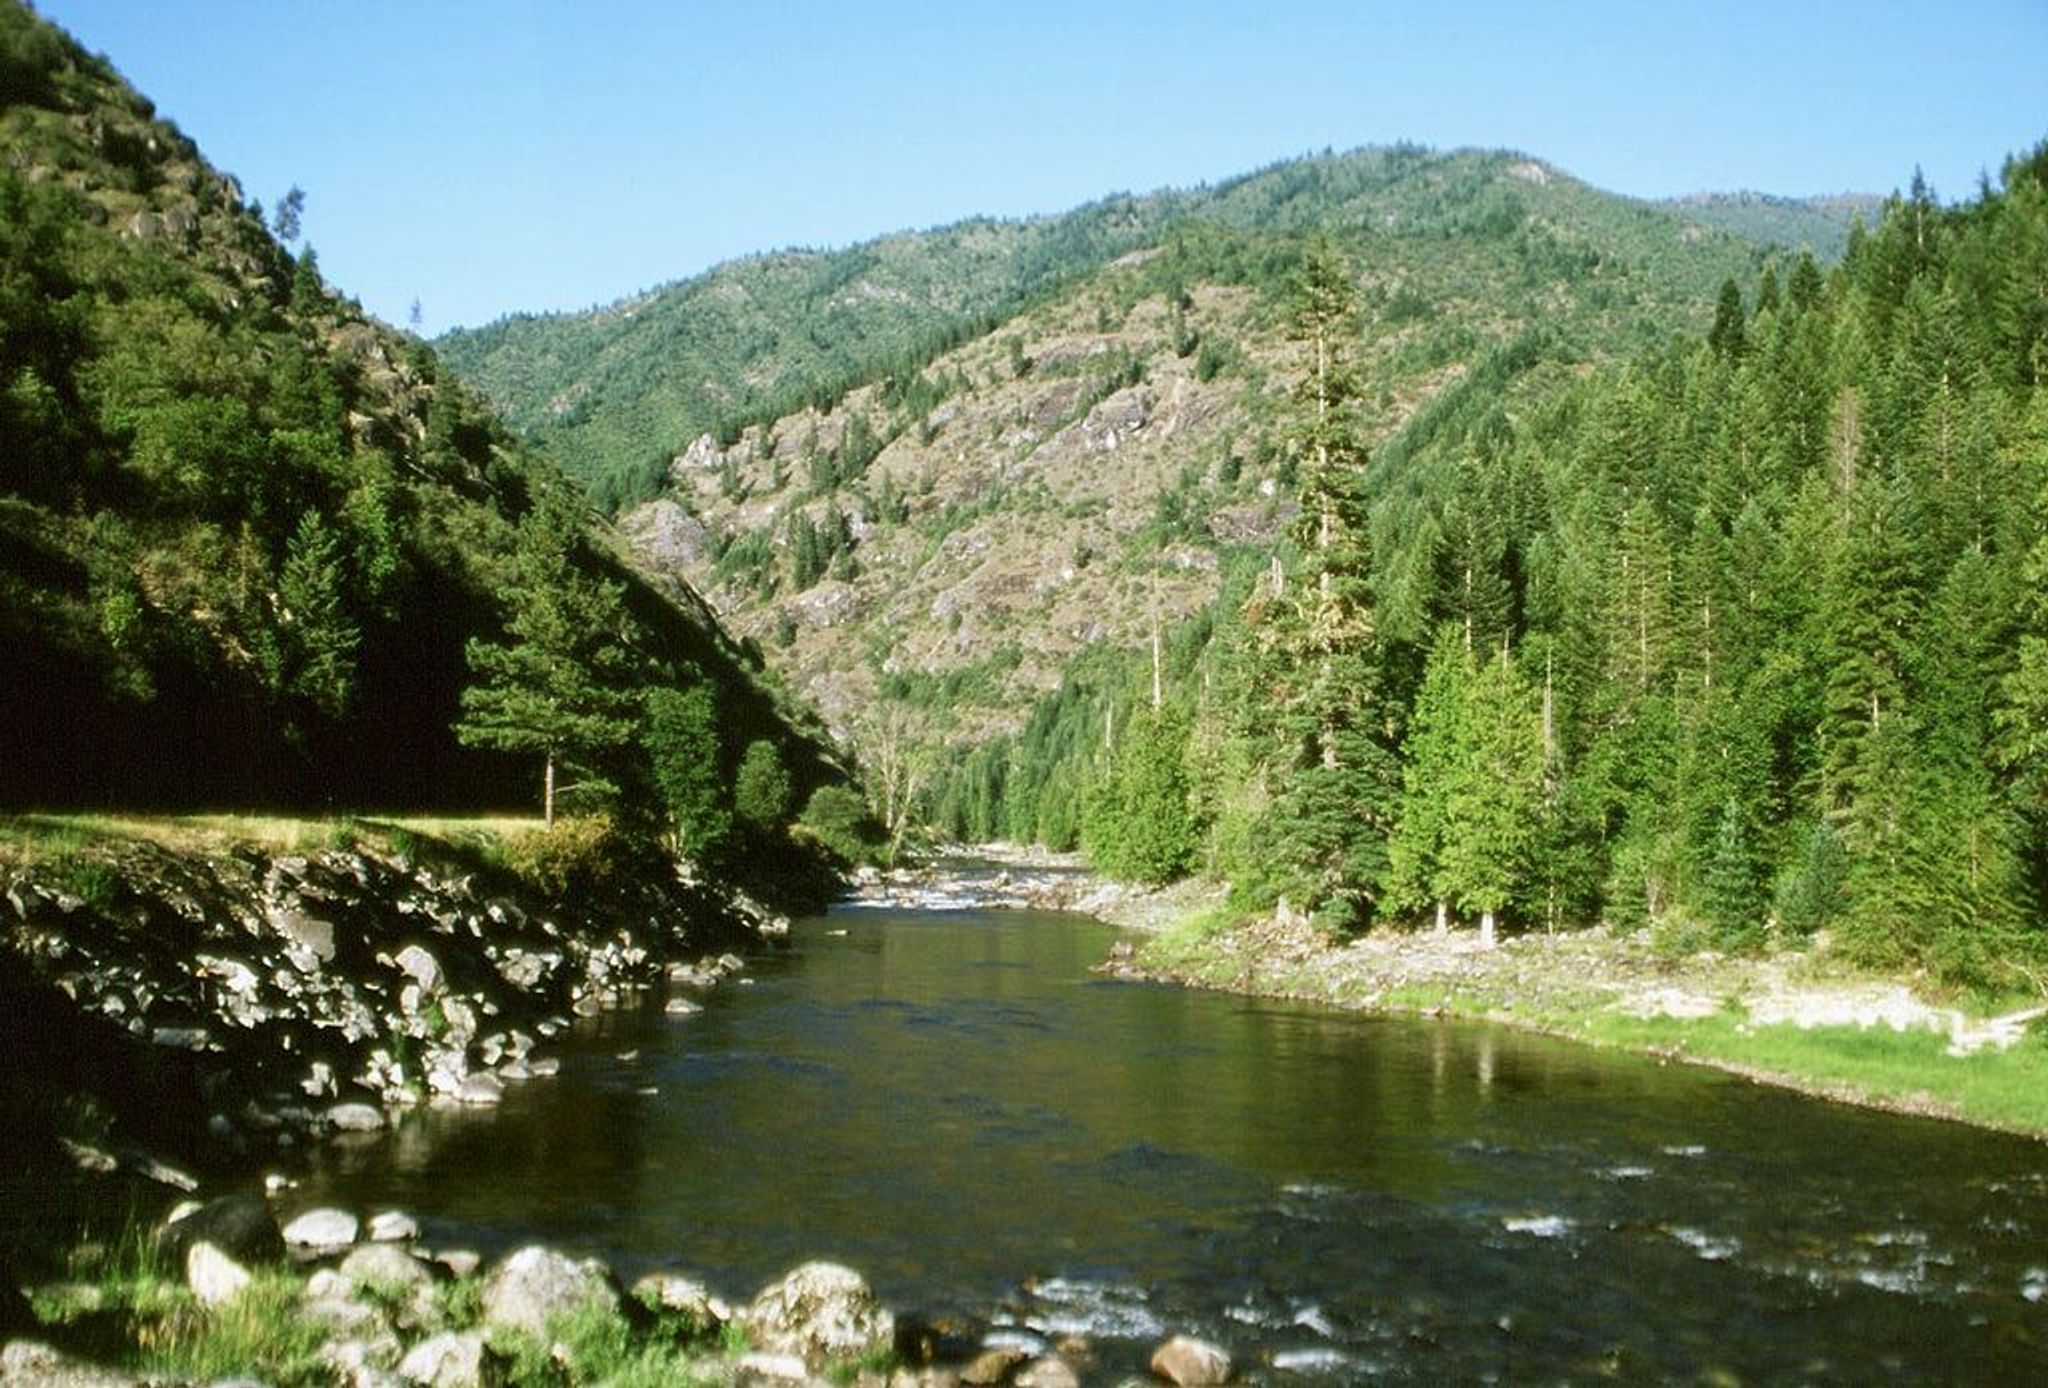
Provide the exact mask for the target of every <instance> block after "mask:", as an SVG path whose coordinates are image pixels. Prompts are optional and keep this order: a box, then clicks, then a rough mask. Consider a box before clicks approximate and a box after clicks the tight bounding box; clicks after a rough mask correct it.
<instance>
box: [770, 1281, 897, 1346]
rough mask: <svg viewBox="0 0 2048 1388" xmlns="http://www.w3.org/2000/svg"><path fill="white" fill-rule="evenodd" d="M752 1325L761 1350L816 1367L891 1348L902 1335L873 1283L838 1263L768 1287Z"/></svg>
mask: <svg viewBox="0 0 2048 1388" xmlns="http://www.w3.org/2000/svg"><path fill="white" fill-rule="evenodd" d="M746 1323H747V1328H748V1329H749V1330H751V1331H753V1333H754V1340H755V1342H756V1344H758V1345H759V1346H760V1348H761V1349H763V1350H765V1351H767V1352H768V1353H770V1354H793V1355H799V1356H801V1357H802V1358H803V1360H804V1361H805V1362H806V1363H808V1364H812V1365H818V1364H821V1363H823V1362H825V1361H826V1360H831V1359H854V1358H858V1357H859V1356H861V1355H863V1354H867V1353H869V1352H870V1351H873V1350H877V1349H886V1348H888V1347H889V1346H890V1344H891V1343H892V1342H893V1340H894V1339H895V1334H896V1319H895V1317H894V1316H892V1315H891V1314H890V1313H889V1312H888V1311H887V1310H886V1309H885V1308H884V1307H883V1306H882V1304H881V1303H880V1302H879V1301H877V1300H876V1299H875V1293H874V1290H873V1289H872V1288H870V1287H869V1286H868V1284H867V1279H866V1278H864V1277H862V1276H861V1275H860V1274H859V1273H857V1272H855V1271H854V1270H853V1269H852V1268H849V1267H841V1266H840V1265H839V1264H837V1263H805V1264H804V1265H803V1266H802V1267H800V1268H797V1269H796V1270H795V1271H793V1272H791V1273H789V1274H788V1275H787V1276H785V1277H784V1278H783V1279H782V1280H781V1281H779V1282H774V1283H770V1284H769V1285H768V1286H766V1287H764V1288H762V1289H761V1293H760V1295H758V1296H756V1297H755V1298H754V1302H753V1305H751V1306H750V1307H748V1308H747V1314H746Z"/></svg>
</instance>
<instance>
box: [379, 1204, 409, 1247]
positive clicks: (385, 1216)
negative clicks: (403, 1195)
mask: <svg viewBox="0 0 2048 1388" xmlns="http://www.w3.org/2000/svg"><path fill="white" fill-rule="evenodd" d="M419 1236H420V1222H419V1221H418V1220H416V1219H414V1218H413V1217H412V1216H411V1215H409V1214H407V1213H405V1211H403V1210H379V1211H378V1212H377V1213H376V1214H373V1215H371V1216H370V1238H371V1239H372V1240H373V1241H374V1242H376V1243H411V1242H412V1241H413V1240H414V1239H416V1238H418V1237H419Z"/></svg>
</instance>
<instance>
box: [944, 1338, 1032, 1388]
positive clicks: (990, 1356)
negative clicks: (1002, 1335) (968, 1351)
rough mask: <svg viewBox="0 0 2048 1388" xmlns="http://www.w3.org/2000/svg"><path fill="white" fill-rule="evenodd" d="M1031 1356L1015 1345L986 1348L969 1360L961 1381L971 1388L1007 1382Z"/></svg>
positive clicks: (981, 1387) (984, 1387)
mask: <svg viewBox="0 0 2048 1388" xmlns="http://www.w3.org/2000/svg"><path fill="white" fill-rule="evenodd" d="M1030 1357H1031V1356H1030V1355H1028V1354H1026V1353H1025V1352H1024V1351H1023V1350H1021V1349H1019V1348H1018V1347H1017V1346H1015V1345H998V1346H996V1347H995V1348H994V1349H985V1350H983V1351H982V1352H981V1353H979V1354H977V1355H975V1356H974V1358H973V1359H972V1360H970V1361H969V1362H968V1365H967V1367H966V1368H964V1369H962V1370H961V1371H960V1381H961V1382H962V1383H965V1384H968V1385H970V1386H971V1388H990V1385H993V1384H998V1383H1007V1382H1009V1381H1010V1375H1011V1374H1013V1373H1015V1372H1016V1371H1017V1368H1018V1366H1019V1365H1021V1364H1023V1363H1024V1362H1025V1361H1026V1360H1028V1359H1029V1358H1030Z"/></svg>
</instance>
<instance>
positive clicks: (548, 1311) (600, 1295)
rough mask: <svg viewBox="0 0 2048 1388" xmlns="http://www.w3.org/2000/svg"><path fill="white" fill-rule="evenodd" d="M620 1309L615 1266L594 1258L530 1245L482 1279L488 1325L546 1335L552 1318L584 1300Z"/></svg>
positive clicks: (576, 1307) (614, 1310)
mask: <svg viewBox="0 0 2048 1388" xmlns="http://www.w3.org/2000/svg"><path fill="white" fill-rule="evenodd" d="M591 1305H596V1306H599V1307H602V1308H603V1309H605V1310H607V1311H610V1312H612V1313H613V1314H615V1315H616V1314H620V1312H621V1307H620V1303H619V1291H618V1287H617V1286H616V1285H615V1284H614V1283H613V1281H612V1275H611V1270H610V1269H609V1268H607V1267H606V1266H605V1265H604V1264H603V1263H601V1262H599V1261H598V1260H597V1259H595V1258H585V1259H584V1260H582V1261H581V1262H578V1261H577V1260H576V1259H574V1258H571V1257H569V1256H567V1255H566V1254H562V1253H557V1252H555V1251H554V1250H553V1249H551V1248H543V1247H541V1246H539V1245H537V1244H536V1245H532V1246H530V1247H527V1248H522V1249H520V1250H519V1251H518V1252H517V1253H514V1254H511V1255H510V1256H509V1257H507V1258H506V1259H505V1260H504V1261H503V1262H501V1263H499V1264H498V1265H497V1266H496V1267H494V1268H492V1269H491V1272H490V1275H489V1276H488V1277H486V1278H485V1279H484V1290H483V1310H484V1315H483V1319H484V1325H485V1326H486V1327H487V1328H492V1329H499V1330H517V1331H523V1332H524V1333H526V1334H528V1335H534V1336H544V1335H546V1334H547V1333H548V1322H550V1321H552V1320H554V1319H555V1318H556V1317H558V1316H563V1315H567V1314H569V1313H570V1312H572V1311H577V1310H580V1309H582V1308H583V1307H585V1306H591Z"/></svg>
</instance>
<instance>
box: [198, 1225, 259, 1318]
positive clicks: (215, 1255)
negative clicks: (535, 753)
mask: <svg viewBox="0 0 2048 1388" xmlns="http://www.w3.org/2000/svg"><path fill="white" fill-rule="evenodd" d="M252 1280H254V1279H253V1278H252V1276H251V1274H250V1272H249V1269H247V1268H245V1267H243V1266H242V1265H241V1264H240V1263H238V1262H236V1261H235V1260H234V1259H233V1258H230V1257H229V1256H228V1255H227V1254H225V1253H223V1252H221V1251H220V1250H219V1249H218V1248H215V1247H214V1246H213V1245H212V1244H210V1243H207V1242H206V1241H205V1240H203V1239H202V1240H201V1241H199V1242H198V1243H195V1244H193V1245H191V1246H190V1247H188V1248H187V1249H186V1250H185V1285H186V1286H187V1287H190V1288H191V1289H192V1295H193V1296H195V1297H197V1298H198V1299H199V1304H200V1305H202V1306H223V1305H226V1304H227V1303H228V1302H230V1301H233V1300H234V1299H235V1298H236V1297H238V1296H240V1295H241V1294H242V1289H243V1288H244V1287H246V1286H248V1285H249V1283H250V1282H251V1281H252Z"/></svg>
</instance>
